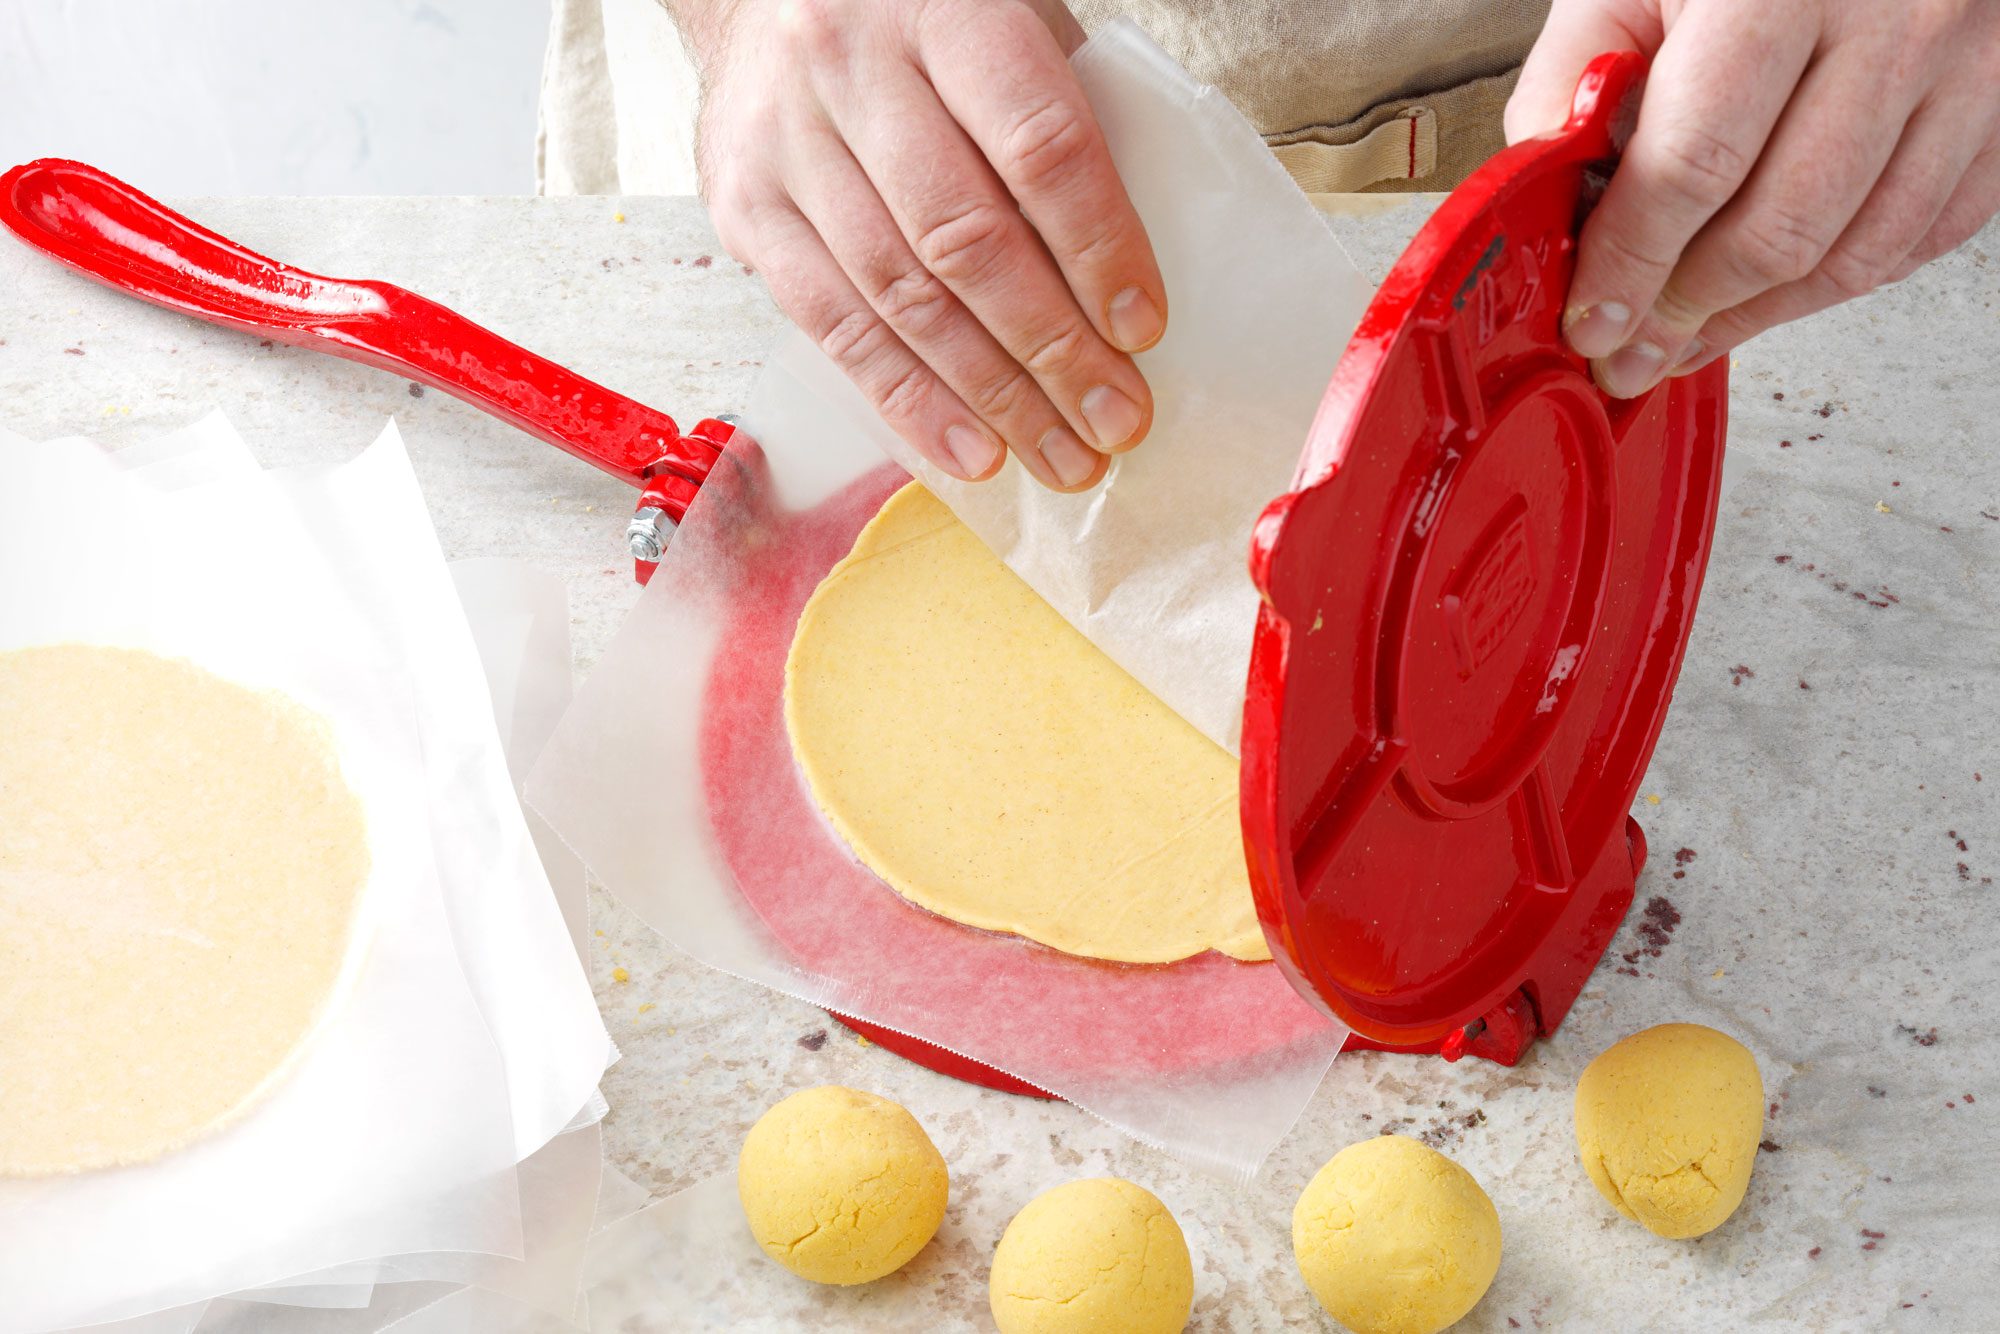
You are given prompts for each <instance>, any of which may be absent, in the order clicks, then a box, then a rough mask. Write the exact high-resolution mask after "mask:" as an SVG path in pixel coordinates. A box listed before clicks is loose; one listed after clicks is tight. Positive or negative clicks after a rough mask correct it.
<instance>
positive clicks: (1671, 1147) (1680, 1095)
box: [1576, 1024, 1764, 1237]
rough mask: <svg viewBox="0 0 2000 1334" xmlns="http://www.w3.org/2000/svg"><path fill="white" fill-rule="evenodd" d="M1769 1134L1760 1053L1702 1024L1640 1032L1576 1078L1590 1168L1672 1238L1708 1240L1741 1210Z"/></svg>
mask: <svg viewBox="0 0 2000 1334" xmlns="http://www.w3.org/2000/svg"><path fill="white" fill-rule="evenodd" d="M1763 1130H1764V1083H1763V1081H1762V1080H1761V1079H1759V1078H1758V1077H1757V1061H1756V1058H1755V1057H1753V1056H1751V1055H1750V1052H1749V1050H1748V1049H1747V1048H1745V1047H1744V1045H1743V1044H1742V1043H1740V1042H1738V1041H1737V1040H1736V1039H1735V1038H1732V1037H1730V1036H1729V1035H1728V1034H1727V1033H1718V1032H1716V1031H1715V1030H1714V1029H1712V1028H1704V1027H1702V1026H1701V1025H1700V1024H1661V1025H1660V1026H1659V1027H1657V1028H1649V1029H1646V1030H1645V1031H1644V1032H1640V1033H1634V1034H1633V1035H1632V1036H1631V1037H1629V1038H1626V1039H1625V1040H1624V1041H1622V1042H1620V1043H1618V1044H1616V1045H1615V1046H1613V1047H1611V1048H1610V1049H1609V1050H1608V1051H1606V1052H1604V1053H1603V1054H1602V1055H1600V1056H1599V1057H1598V1058H1597V1059H1596V1060H1594V1061H1592V1062H1591V1063H1590V1064H1589V1065H1588V1066H1586V1067H1585V1068H1584V1072H1583V1078H1581V1079H1579V1080H1578V1081H1577V1083H1576V1147H1577V1151H1578V1152H1579V1153H1580V1154H1582V1156H1583V1167H1584V1170H1585V1171H1586V1172H1588V1173H1590V1179H1591V1181H1593V1182H1595V1183H1596V1185H1597V1190H1598V1193H1599V1194H1601V1195H1603V1196H1604V1198H1605V1199H1607V1200H1609V1201H1611V1207H1612V1208H1614V1209H1616V1210H1617V1211H1618V1212H1619V1213H1621V1214H1624V1215H1625V1216H1626V1217H1627V1218H1630V1219H1632V1220H1633V1221H1634V1222H1637V1223H1640V1224H1642V1225H1644V1226H1645V1227H1646V1228H1648V1229H1650V1230H1651V1231H1653V1232H1657V1233H1659V1234H1660V1235H1661V1236H1663V1237H1699V1236H1700V1235H1702V1234H1703V1233H1704V1232H1709V1231H1713V1230H1714V1229H1715V1228H1718V1227H1720V1226H1721V1225H1722V1223H1723V1221H1724V1220H1725V1219H1727V1218H1728V1217H1729V1215H1731V1214H1733V1213H1735V1212H1736V1206H1737V1205H1739V1204H1741V1203H1743V1192H1744V1191H1745V1190H1747V1189H1749V1186H1750V1167H1751V1164H1752V1163H1753V1162H1755V1161H1756V1158H1757V1142H1758V1140H1759V1139H1760V1138H1761V1137H1762V1135H1763Z"/></svg>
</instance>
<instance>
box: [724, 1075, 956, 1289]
mask: <svg viewBox="0 0 2000 1334" xmlns="http://www.w3.org/2000/svg"><path fill="white" fill-rule="evenodd" d="M947 1189H948V1180H947V1175H946V1172H945V1166H944V1158H943V1156H942V1155H940V1154H939V1153H938V1151H937V1146H936V1145H934V1144H932V1143H931V1139H930V1136H929V1135H926V1134H925V1133H924V1128H923V1127H922V1126H920V1125H918V1124H917V1118H916V1117H914V1116H911V1115H910V1114H909V1113H908V1112H907V1111H904V1110H903V1108H901V1107H900V1106H898V1105H897V1104H895V1103H893V1102H890V1101H889V1100H888V1099H887V1098H878V1097H876V1096H875V1095H874V1094H872V1093H862V1092H860V1091H859V1090H857V1089H850V1088H840V1087H838V1086H836V1085H827V1086H825V1087H823V1088H811V1089H805V1090H803V1091H801V1092H798V1093H794V1094H793V1095H792V1096H791V1097H789V1098H786V1099H785V1100H784V1101H783V1102H780V1103H779V1104H778V1105H777V1106H775V1107H773V1108H772V1109H771V1110H770V1111H768V1112H766V1113H764V1115H763V1116H761V1117H759V1118H758V1121H757V1124H756V1125H754V1126H752V1127H750V1133H749V1135H748V1136H746V1137H745V1138H744V1140H743V1152H742V1154H741V1155H739V1156H738V1158H737V1160H736V1193H737V1195H738V1196H739V1197H740V1198H741V1199H742V1201H743V1214H744V1217H746V1218H748V1219H749V1220H750V1232H751V1234H752V1235H753V1236H755V1237H756V1238H757V1244H758V1245H759V1246H762V1247H763V1248H764V1253H765V1254H767V1255H769V1256H770V1257H771V1258H772V1259H773V1260H776V1261H777V1262H778V1263H779V1264H781V1265H783V1266H784V1267H785V1268H787V1269H789V1270H791V1271H792V1272H793V1273H794V1274H797V1275H798V1276H799V1277H801V1278H809V1279H811V1280H812V1281H813V1282H815V1283H841V1284H848V1283H867V1282H870V1281H872V1280H874V1279H878V1278H881V1277H882V1276H883V1275H884V1274H892V1273H894V1272H895V1271H896V1270H898V1269H901V1268H902V1267H903V1266H904V1265H905V1264H907V1263H908V1262H909V1260H910V1258H911V1257H912V1256H914V1255H915V1254H916V1253H917V1252H918V1251H920V1250H922V1249H923V1248H924V1243H925V1242H927V1241H929V1240H930V1239H931V1236H932V1234H934V1233H935V1232H936V1231H937V1229H938V1224H939V1223H940V1222H942V1221H943V1220H944V1204H945V1195H946V1192H947Z"/></svg>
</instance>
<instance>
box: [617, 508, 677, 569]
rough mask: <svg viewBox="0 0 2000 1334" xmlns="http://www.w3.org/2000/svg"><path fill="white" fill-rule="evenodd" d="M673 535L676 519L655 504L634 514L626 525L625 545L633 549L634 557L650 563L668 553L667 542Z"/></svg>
mask: <svg viewBox="0 0 2000 1334" xmlns="http://www.w3.org/2000/svg"><path fill="white" fill-rule="evenodd" d="M673 536H674V521H673V520H672V519H670V518H668V517H667V512H666V511H665V510H663V509H660V508H659V507H658V506H655V505H647V506H645V507H643V508H642V509H640V511H639V512H638V513H637V514H634V515H633V516H632V522H630V523H628V524H626V525H625V545H626V547H627V548H629V549H630V550H631V552H632V559H633V560H642V561H646V562H647V563H649V564H650V563H651V562H654V561H657V560H658V559H659V558H660V557H661V556H663V555H665V554H666V550H667V543H668V542H670V541H672V540H673Z"/></svg>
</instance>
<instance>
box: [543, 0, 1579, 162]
mask: <svg viewBox="0 0 2000 1334" xmlns="http://www.w3.org/2000/svg"><path fill="white" fill-rule="evenodd" d="M1548 7H1549V0H1071V8H1072V9H1074V10H1075V11H1076V15H1077V18H1078V19H1079V20H1080V21H1081V22H1082V23H1083V26H1084V28H1085V29H1086V30H1088V31H1095V30H1096V29H1097V28H1098V27H1100V26H1102V25H1103V24H1105V23H1107V22H1109V21H1110V20H1112V19H1114V18H1117V17H1119V16H1121V15H1128V14H1129V15H1130V16H1131V17H1132V18H1133V19H1135V20H1136V21H1137V22H1138V24H1139V26H1141V27H1142V28H1144V29H1145V30H1146V31H1147V32H1148V33H1149V34H1150V35H1151V36H1152V38H1153V40H1155V41H1157V42H1158V43H1160V45H1161V46H1163V47H1164V48H1166V51H1167V53H1168V54H1169V55H1171V56H1173V57H1174V59H1176V60H1178V61H1180V62H1181V64H1183V65H1185V66H1186V67H1187V68H1188V70H1189V71H1190V72H1191V73H1192V74H1193V75H1194V77H1195V78H1197V79H1199V80H1201V81H1202V82H1204V83H1211V84H1214V85H1215V86H1216V87H1217V88H1220V89H1221V90H1222V91H1223V93H1225V94H1226V95H1227V96H1228V97H1229V99H1230V100H1231V101H1232V102H1234V103H1235V104H1236V105H1237V106H1238V107H1239V108H1240V109H1241V110H1242V111H1243V114H1244V115H1245V116H1247V117H1249V119H1250V122H1251V124H1253V125H1255V126H1256V127H1257V130H1258V132H1259V133H1261V134H1262V135H1263V136H1264V139H1265V142H1267V143H1269V144H1270V145H1271V150H1272V152H1274V153H1275V154H1276V155H1277V157H1278V160H1279V161H1280V162H1282V163H1283V164H1284V165H1285V169H1286V170H1287V171H1289V172H1291V174H1292V176H1293V177H1294V178H1295V179H1296V180H1297V181H1298V182H1299V184H1300V186H1301V187H1302V188H1303V189H1305V190H1306V191H1308V192H1309V193H1314V194H1342V193H1354V192H1375V191H1388V190H1448V189H1450V188H1451V187H1452V186H1454V185H1456V184H1458V182H1459V181H1461V180H1463V179H1465V177H1466V175H1467V174H1468V173H1470V172H1471V170H1472V169H1473V168H1474V167H1476V166H1478V165H1479V164H1480V163H1481V162H1483V161H1485V160H1486V159H1487V158H1488V157H1489V156H1491V155H1492V154H1493V152H1494V151H1496V150H1497V149H1498V148H1500V146H1501V144H1502V142H1503V138H1502V133H1501V128H1500V113H1501V109H1502V108H1503V107H1504V106H1505V105H1506V101H1507V94H1508V93H1509V92H1511V91H1512V89H1513V86H1514V80H1515V78H1516V76H1517V75H1518V74H1519V72H1520V66H1521V61H1522V60H1523V59H1525V58H1526V56H1527V53H1528V48H1529V47H1530V46H1531V45H1532V44H1533V43H1534V40H1535V36H1536V34H1537V33H1539V32H1540V31H1541V26H1542V21H1543V19H1544V18H1546V17H1547V15H1548ZM695 99H696V80H695V74H694V69H693V67H692V65H691V64H690V63H689V60H688V57H687V54H686V52H685V51H684V49H683V48H682V46H681V43H680V39H679V36H678V35H677V34H676V33H675V31H674V28H673V25H672V23H670V22H669V21H668V19H667V16H666V12H665V10H664V9H663V8H662V7H661V4H660V0H555V17H554V22H553V24H552V26H551V29H550V38H549V53H548V60H547V63H546V65H545V66H544V70H543V80H542V104H541V119H542V130H541V141H540V144H539V146H538V150H539V151H538V166H539V180H540V188H541V190H542V191H543V193H545V194H692V193H694V192H695V191H696V188H697V186H696V179H695V159H694V109H695Z"/></svg>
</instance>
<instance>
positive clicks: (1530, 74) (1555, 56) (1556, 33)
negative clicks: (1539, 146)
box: [1506, 0, 1666, 144]
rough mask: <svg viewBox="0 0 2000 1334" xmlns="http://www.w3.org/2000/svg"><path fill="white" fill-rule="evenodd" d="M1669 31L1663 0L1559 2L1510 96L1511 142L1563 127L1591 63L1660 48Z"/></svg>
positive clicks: (1508, 134)
mask: <svg viewBox="0 0 2000 1334" xmlns="http://www.w3.org/2000/svg"><path fill="white" fill-rule="evenodd" d="M1665 35H1666V27H1665V24H1664V23H1663V22H1662V21H1661V18H1660V12H1659V0H1555V6H1554V8H1553V9H1551V10H1550V11H1549V21H1548V23H1547V24H1545V25H1544V26H1543V28H1542V35H1541V36H1540V37H1539V38H1537V39H1536V41H1535V47H1534V49H1533V50H1532V51H1530V52H1528V60H1527V63H1526V64H1524V65H1523V66H1522V67H1521V80H1520V82H1519V83H1517V84H1515V85H1514V95H1513V96H1512V97H1510V98H1508V99H1507V114H1506V128H1507V142H1508V143H1510V144H1517V143H1519V142H1521V140H1523V139H1528V138H1532V137H1533V136H1535V135H1537V134H1547V133H1548V132H1549V131H1550V130H1554V129H1559V128H1561V127H1562V125H1563V123H1564V122H1565V121H1567V120H1568V119H1569V104H1570V98H1571V97H1572V96H1573V95H1574V94H1575V92H1576V81H1577V79H1578V78H1580V77H1581V76H1582V74H1583V69H1584V66H1586V65H1588V64H1589V63H1590V62H1591V61H1592V60H1595V59H1596V58H1597V57H1598V56H1601V55H1603V54H1604V53H1605V52H1606V51H1643V52H1645V53H1647V54H1648V55H1651V54H1652V53H1653V52H1655V51H1657V50H1659V48H1660V42H1661V41H1662V40H1663V39H1664V37H1665Z"/></svg>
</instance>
